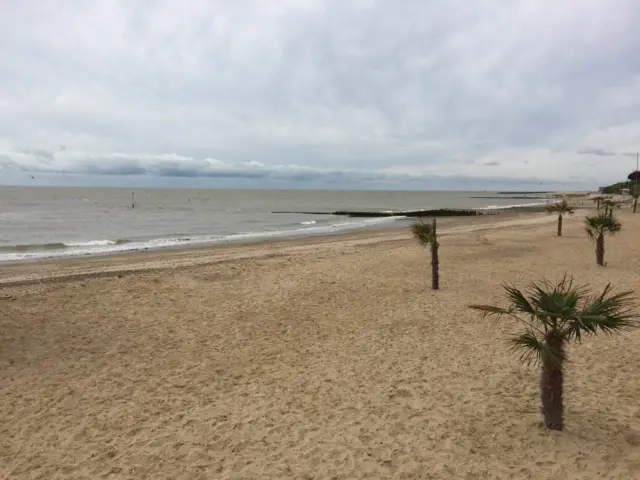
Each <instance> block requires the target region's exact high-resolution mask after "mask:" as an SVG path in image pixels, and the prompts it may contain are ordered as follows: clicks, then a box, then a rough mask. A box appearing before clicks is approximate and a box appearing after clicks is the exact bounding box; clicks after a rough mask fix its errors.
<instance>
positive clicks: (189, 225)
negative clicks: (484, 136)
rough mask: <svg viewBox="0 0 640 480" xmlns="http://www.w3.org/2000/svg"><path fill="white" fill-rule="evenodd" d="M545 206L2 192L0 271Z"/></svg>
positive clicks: (111, 191)
mask: <svg viewBox="0 0 640 480" xmlns="http://www.w3.org/2000/svg"><path fill="white" fill-rule="evenodd" d="M547 197H548V198H550V195H549V194H546V193H535V192H532V193H524V194H522V193H518V194H514V192H510V193H506V194H505V193H500V192H486V191H483V192H462V191H377V190H376V191H353V190H335V191H331V190H240V189H202V190H196V189H172V188H167V189H131V188H95V187H91V188H81V187H15V186H0V262H3V263H4V262H13V261H21V260H35V259H43V258H61V257H76V256H88V255H104V254H110V253H118V252H125V251H137V250H145V249H159V248H170V247H190V246H197V245H209V244H220V243H230V242H246V241H260V240H265V239H280V238H291V237H299V236H309V235H327V234H333V233H341V232H347V231H355V230H359V229H364V228H387V227H393V226H398V225H400V224H402V222H405V223H406V222H407V219H406V217H402V216H398V217H383V218H351V217H343V216H336V215H332V214H331V212H334V211H340V210H354V211H380V212H390V211H393V212H403V211H408V210H421V209H436V208H465V209H481V210H492V209H501V208H510V207H513V206H521V205H539V204H544V203H547V201H548V199H547ZM274 212H290V213H274ZM301 212H316V213H317V214H314V215H310V214H305V213H301Z"/></svg>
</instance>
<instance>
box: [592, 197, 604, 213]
mask: <svg viewBox="0 0 640 480" xmlns="http://www.w3.org/2000/svg"><path fill="white" fill-rule="evenodd" d="M591 200H593V203H595V204H596V207H597V208H598V211H600V202H602V201H603V200H604V197H603V196H602V195H596V196H595V197H592V198H591Z"/></svg>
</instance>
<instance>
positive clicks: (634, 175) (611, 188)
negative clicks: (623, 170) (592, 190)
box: [602, 170, 640, 194]
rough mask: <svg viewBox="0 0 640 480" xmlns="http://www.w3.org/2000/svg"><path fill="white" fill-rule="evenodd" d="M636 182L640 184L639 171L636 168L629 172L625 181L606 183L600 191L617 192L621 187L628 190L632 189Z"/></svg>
mask: <svg viewBox="0 0 640 480" xmlns="http://www.w3.org/2000/svg"><path fill="white" fill-rule="evenodd" d="M636 183H638V184H640V171H638V170H636V171H635V172H631V173H630V174H629V175H628V176H627V181H626V182H618V183H614V184H613V185H608V186H606V187H604V188H603V189H602V193H607V194H617V193H620V192H621V191H622V189H623V188H628V189H629V190H633V189H634V188H635V186H636Z"/></svg>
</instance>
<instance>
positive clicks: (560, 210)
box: [545, 200, 573, 237]
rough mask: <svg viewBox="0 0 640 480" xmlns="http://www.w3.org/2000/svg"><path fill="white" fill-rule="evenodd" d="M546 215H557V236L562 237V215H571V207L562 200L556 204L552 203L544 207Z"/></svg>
mask: <svg viewBox="0 0 640 480" xmlns="http://www.w3.org/2000/svg"><path fill="white" fill-rule="evenodd" d="M545 209H546V210H547V213H557V214H558V236H559V237H561V236H562V215H565V214H569V215H572V214H573V207H571V206H570V205H569V204H568V203H567V201H566V200H562V201H561V202H558V203H553V204H551V205H547V206H546V207H545Z"/></svg>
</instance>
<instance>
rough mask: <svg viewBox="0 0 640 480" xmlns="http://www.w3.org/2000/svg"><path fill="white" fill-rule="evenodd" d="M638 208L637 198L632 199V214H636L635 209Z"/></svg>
mask: <svg viewBox="0 0 640 480" xmlns="http://www.w3.org/2000/svg"><path fill="white" fill-rule="evenodd" d="M637 208H638V197H635V198H634V199H633V213H636V209H637Z"/></svg>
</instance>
